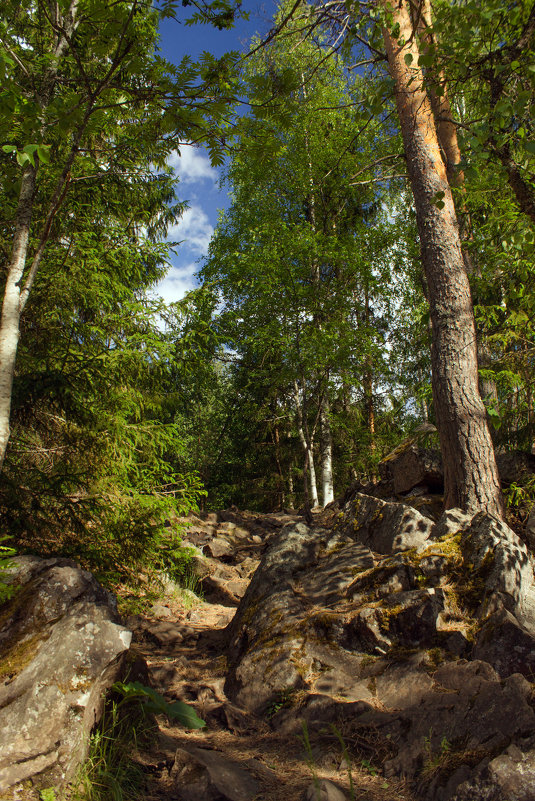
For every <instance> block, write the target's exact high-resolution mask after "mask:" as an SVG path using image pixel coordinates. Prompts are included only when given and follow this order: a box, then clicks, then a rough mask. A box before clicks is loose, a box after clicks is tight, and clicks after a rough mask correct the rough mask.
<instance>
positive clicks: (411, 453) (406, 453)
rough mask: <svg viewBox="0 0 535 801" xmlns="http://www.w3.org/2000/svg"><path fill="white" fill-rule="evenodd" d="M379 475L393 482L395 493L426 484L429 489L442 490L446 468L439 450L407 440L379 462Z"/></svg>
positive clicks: (384, 479)
mask: <svg viewBox="0 0 535 801" xmlns="http://www.w3.org/2000/svg"><path fill="white" fill-rule="evenodd" d="M379 475H380V476H381V478H382V479H383V481H390V482H392V487H393V490H394V492H395V493H398V492H399V493H403V492H408V491H409V490H411V489H412V488H413V487H417V486H419V485H421V484H425V486H426V487H427V489H429V490H435V491H438V492H442V490H443V488H444V468H443V466H442V457H441V455H440V453H439V451H435V450H431V449H430V448H421V447H419V446H418V445H417V443H415V442H414V441H413V440H407V441H406V442H403V443H402V444H401V445H399V446H398V447H397V448H396V449H395V450H394V451H392V453H390V454H389V455H388V456H386V457H385V458H384V459H383V460H382V461H381V462H379Z"/></svg>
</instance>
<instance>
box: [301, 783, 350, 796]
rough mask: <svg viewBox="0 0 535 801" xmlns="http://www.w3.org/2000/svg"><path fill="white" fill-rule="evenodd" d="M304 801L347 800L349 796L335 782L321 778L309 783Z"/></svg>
mask: <svg viewBox="0 0 535 801" xmlns="http://www.w3.org/2000/svg"><path fill="white" fill-rule="evenodd" d="M303 801H347V796H346V795H345V793H343V792H342V791H341V790H340V788H339V787H337V786H336V784H333V782H330V781H329V780H328V779H321V780H319V781H317V782H311V783H310V784H309V785H308V787H307V789H306V790H305V795H304V799H303Z"/></svg>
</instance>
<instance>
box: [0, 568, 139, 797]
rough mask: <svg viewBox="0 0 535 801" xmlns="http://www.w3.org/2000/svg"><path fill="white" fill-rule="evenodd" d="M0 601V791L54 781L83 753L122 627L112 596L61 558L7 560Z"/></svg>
mask: <svg viewBox="0 0 535 801" xmlns="http://www.w3.org/2000/svg"><path fill="white" fill-rule="evenodd" d="M14 561H15V567H14V568H13V571H12V578H13V580H14V581H15V582H16V584H18V589H17V591H16V594H15V596H14V597H13V598H12V599H11V601H10V602H9V603H7V604H5V605H4V606H3V607H1V608H0V652H1V657H0V708H1V710H2V713H1V716H2V725H1V727H0V792H5V791H6V790H7V789H8V788H12V787H13V786H18V785H19V784H20V783H21V782H24V781H25V780H26V779H29V778H32V779H33V780H35V781H36V782H37V786H45V787H48V786H51V785H54V786H58V787H61V786H62V785H64V784H65V782H68V781H69V779H70V778H72V775H73V773H74V771H75V770H76V768H77V766H78V764H79V763H80V761H81V760H82V759H83V758H84V757H85V754H86V750H87V745H88V740H89V733H90V731H91V728H92V727H93V725H94V723H95V721H98V720H99V718H100V715H101V712H102V706H103V696H104V694H105V692H106V690H107V689H108V688H109V687H110V686H111V684H113V682H114V681H115V680H116V679H117V677H118V675H119V672H120V671H121V668H122V664H123V659H124V657H125V654H126V651H127V650H128V648H129V645H130V639H131V634H130V632H129V631H128V630H127V629H125V628H124V627H123V626H122V625H120V624H119V622H118V618H117V615H116V608H115V602H114V599H113V597H112V596H111V595H110V594H109V593H108V592H106V591H105V590H104V589H103V588H102V587H101V586H100V585H99V584H98V583H97V581H96V580H95V579H94V578H93V576H92V575H91V574H90V573H87V572H86V571H84V570H81V569H80V568H79V567H78V566H77V565H76V564H75V563H74V562H71V561H70V560H68V559H39V558H37V557H31V556H25V557H19V558H18V559H15V560H14Z"/></svg>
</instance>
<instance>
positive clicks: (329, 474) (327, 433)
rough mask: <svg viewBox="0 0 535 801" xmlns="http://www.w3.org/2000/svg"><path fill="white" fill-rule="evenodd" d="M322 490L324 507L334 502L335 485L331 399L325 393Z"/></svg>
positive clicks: (322, 421) (323, 406)
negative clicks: (330, 411)
mask: <svg viewBox="0 0 535 801" xmlns="http://www.w3.org/2000/svg"><path fill="white" fill-rule="evenodd" d="M320 427H321V488H322V496H323V506H327V504H328V503H332V502H333V501H334V484H333V441H332V435H331V419H330V415H329V399H328V397H327V394H326V393H325V394H324V396H323V398H322V401H321V412H320Z"/></svg>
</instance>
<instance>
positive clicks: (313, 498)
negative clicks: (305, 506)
mask: <svg viewBox="0 0 535 801" xmlns="http://www.w3.org/2000/svg"><path fill="white" fill-rule="evenodd" d="M307 459H308V475H309V478H310V503H311V505H312V508H313V509H315V508H317V507H318V506H319V505H320V502H319V497H318V484H317V481H316V468H315V466H314V450H313V448H308V449H307Z"/></svg>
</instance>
